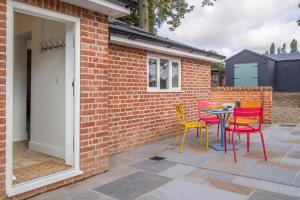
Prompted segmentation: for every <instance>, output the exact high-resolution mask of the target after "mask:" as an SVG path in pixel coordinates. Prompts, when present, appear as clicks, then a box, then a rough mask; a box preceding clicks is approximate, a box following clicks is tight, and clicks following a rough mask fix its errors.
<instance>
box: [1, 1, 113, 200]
mask: <svg viewBox="0 0 300 200" xmlns="http://www.w3.org/2000/svg"><path fill="white" fill-rule="evenodd" d="M2 2H3V1H2ZM19 2H22V3H25V4H29V5H32V6H36V7H40V8H45V9H48V10H52V11H56V12H59V13H63V14H67V15H71V16H75V17H79V18H80V25H81V30H80V34H81V38H80V39H81V44H80V51H81V58H80V74H81V80H80V82H81V83H80V90H81V93H80V96H81V97H80V169H81V170H82V171H83V172H84V173H83V174H82V175H80V176H77V177H73V178H70V179H67V180H64V181H61V182H58V183H54V184H51V185H48V186H45V187H41V188H38V189H36V190H33V191H29V192H26V193H23V194H20V195H18V196H15V197H14V199H27V198H29V197H31V196H34V195H37V194H40V193H42V192H45V191H49V190H52V189H55V188H58V187H61V186H64V185H68V184H72V183H74V182H76V181H79V180H82V179H85V178H87V177H90V176H93V175H95V174H99V173H101V172H103V171H105V170H107V168H108V138H109V137H108V127H107V122H108V118H107V117H108V90H107V86H108V74H107V73H108V70H107V68H108V66H107V63H108V17H107V16H106V15H103V14H100V13H97V12H93V11H89V10H87V9H84V8H80V7H77V6H74V5H71V4H67V3H64V2H61V1H59V0H51V1H50V0H19ZM6 6H7V5H6V1H4V2H3V3H0V12H1V11H2V10H5V11H4V13H1V16H0V17H1V18H0V21H4V22H6V20H5V18H6ZM4 30H5V32H6V26H5V23H0V31H4ZM0 43H1V46H0V76H1V77H0V79H1V80H4V81H1V83H0V101H1V104H0V106H1V108H0V109H1V110H0V112H1V114H2V118H4V119H3V120H1V121H0V130H1V132H0V144H1V145H0V158H1V159H0V160H3V159H5V132H6V128H5V95H6V93H5V86H6V85H5V79H6V75H5V70H6V62H5V61H6V60H5V59H6V56H5V55H6V50H5V44H6V38H5V36H4V37H2V36H0ZM99 77H100V78H99ZM3 82H4V83H3ZM4 170H5V161H3V162H1V163H0V199H1V198H4V197H5V171H4Z"/></svg>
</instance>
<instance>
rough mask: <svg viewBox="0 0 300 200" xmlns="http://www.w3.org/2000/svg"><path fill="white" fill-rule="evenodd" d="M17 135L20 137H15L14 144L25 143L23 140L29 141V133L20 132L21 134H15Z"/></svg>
mask: <svg viewBox="0 0 300 200" xmlns="http://www.w3.org/2000/svg"><path fill="white" fill-rule="evenodd" d="M15 135H17V136H19V137H13V138H14V142H18V141H23V140H27V139H28V138H27V132H23V133H22V132H19V133H15Z"/></svg>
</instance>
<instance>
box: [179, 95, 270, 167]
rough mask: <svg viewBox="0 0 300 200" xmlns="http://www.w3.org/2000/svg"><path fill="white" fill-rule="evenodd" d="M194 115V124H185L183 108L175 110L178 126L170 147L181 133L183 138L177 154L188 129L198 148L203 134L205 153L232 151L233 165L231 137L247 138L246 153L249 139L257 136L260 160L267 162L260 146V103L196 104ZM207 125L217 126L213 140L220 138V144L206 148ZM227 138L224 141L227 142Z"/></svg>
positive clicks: (188, 122)
mask: <svg viewBox="0 0 300 200" xmlns="http://www.w3.org/2000/svg"><path fill="white" fill-rule="evenodd" d="M196 106H197V113H198V115H199V119H198V121H187V120H186V119H185V114H184V107H183V105H182V104H180V105H177V106H176V113H177V115H178V121H179V126H178V130H177V132H176V138H175V142H174V144H175V145H176V144H177V143H178V137H179V134H180V133H181V132H182V131H184V132H183V137H182V141H181V145H180V150H179V151H180V153H181V152H182V151H183V146H184V141H185V139H186V135H187V133H188V130H189V129H197V138H199V142H200V144H202V140H203V137H202V132H203V130H204V131H205V149H206V150H208V148H209V146H210V147H211V148H212V149H214V150H216V151H224V152H225V153H227V151H228V150H233V155H234V161H235V162H236V161H237V157H236V150H237V146H236V144H235V143H236V142H235V136H236V135H238V138H239V139H240V136H241V135H242V134H243V135H246V136H247V145H246V146H247V152H249V151H250V135H251V134H259V135H260V138H261V142H262V148H263V153H264V159H265V161H267V154H266V147H265V142H264V135H263V132H262V121H263V108H262V105H261V102H258V101H247V102H246V101H245V102H238V101H237V102H236V103H234V104H233V103H225V104H222V105H221V104H218V103H216V102H212V101H198V102H197V103H196ZM210 125H217V127H218V128H217V137H219V135H221V137H220V143H217V144H211V145H209V141H208V138H209V135H208V128H209V126H210ZM227 137H228V140H227Z"/></svg>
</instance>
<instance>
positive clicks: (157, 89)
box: [147, 55, 182, 92]
mask: <svg viewBox="0 0 300 200" xmlns="http://www.w3.org/2000/svg"><path fill="white" fill-rule="evenodd" d="M150 59H155V60H157V80H156V81H157V84H156V87H149V67H150V66H149V60H150ZM161 59H164V60H168V61H169V76H168V82H169V88H168V89H160V60H161ZM173 62H176V63H178V87H174V88H173V86H172V68H173V67H172V63H173ZM147 91H148V92H182V91H181V60H180V59H178V58H173V57H167V56H159V55H148V56H147Z"/></svg>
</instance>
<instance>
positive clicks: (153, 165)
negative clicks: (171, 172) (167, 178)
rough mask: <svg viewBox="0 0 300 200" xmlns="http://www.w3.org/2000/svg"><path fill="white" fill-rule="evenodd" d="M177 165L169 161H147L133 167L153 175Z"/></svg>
mask: <svg viewBox="0 0 300 200" xmlns="http://www.w3.org/2000/svg"><path fill="white" fill-rule="evenodd" d="M176 164H177V163H175V162H172V161H168V160H161V161H155V160H150V159H147V160H144V161H141V162H139V163H137V164H135V165H133V167H135V168H137V169H141V170H145V171H149V172H153V173H160V172H162V171H164V170H166V169H168V168H170V167H172V166H174V165H176Z"/></svg>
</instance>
